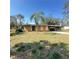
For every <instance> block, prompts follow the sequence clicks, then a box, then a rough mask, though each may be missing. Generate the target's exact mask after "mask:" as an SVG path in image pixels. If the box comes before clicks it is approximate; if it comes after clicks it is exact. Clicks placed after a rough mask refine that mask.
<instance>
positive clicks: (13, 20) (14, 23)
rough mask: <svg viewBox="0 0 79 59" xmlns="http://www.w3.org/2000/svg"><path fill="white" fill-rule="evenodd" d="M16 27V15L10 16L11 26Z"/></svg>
mask: <svg viewBox="0 0 79 59" xmlns="http://www.w3.org/2000/svg"><path fill="white" fill-rule="evenodd" d="M14 27H15V28H16V27H17V19H16V18H15V16H10V28H14Z"/></svg>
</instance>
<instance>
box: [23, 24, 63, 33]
mask: <svg viewBox="0 0 79 59" xmlns="http://www.w3.org/2000/svg"><path fill="white" fill-rule="evenodd" d="M61 27H62V26H61V25H23V29H24V31H25V32H30V31H40V32H42V31H57V30H60V29H61Z"/></svg>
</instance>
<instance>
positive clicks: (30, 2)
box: [10, 0, 66, 23]
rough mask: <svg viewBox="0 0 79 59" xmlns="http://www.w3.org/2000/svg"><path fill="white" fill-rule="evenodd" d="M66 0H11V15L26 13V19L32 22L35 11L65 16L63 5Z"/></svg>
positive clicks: (47, 14) (58, 16) (48, 14)
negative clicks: (31, 17) (31, 18)
mask: <svg viewBox="0 0 79 59" xmlns="http://www.w3.org/2000/svg"><path fill="white" fill-rule="evenodd" d="M65 2H66V0H10V15H11V16H14V15H16V14H22V15H24V17H25V18H24V20H25V22H26V23H27V22H28V23H30V21H29V18H30V16H31V14H32V13H33V12H36V11H43V12H44V13H45V15H46V16H54V17H57V18H63V7H64V3H65Z"/></svg>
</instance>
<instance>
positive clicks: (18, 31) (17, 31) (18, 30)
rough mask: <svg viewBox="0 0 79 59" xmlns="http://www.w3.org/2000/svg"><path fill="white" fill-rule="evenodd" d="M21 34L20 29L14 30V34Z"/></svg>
mask: <svg viewBox="0 0 79 59" xmlns="http://www.w3.org/2000/svg"><path fill="white" fill-rule="evenodd" d="M22 32H23V30H22V29H16V32H15V33H16V34H20V33H22Z"/></svg>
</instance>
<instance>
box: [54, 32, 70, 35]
mask: <svg viewBox="0 0 79 59" xmlns="http://www.w3.org/2000/svg"><path fill="white" fill-rule="evenodd" d="M53 33H58V34H66V35H69V33H68V32H58V31H54V32H53Z"/></svg>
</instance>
